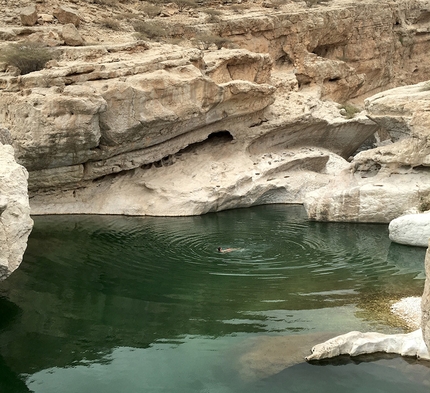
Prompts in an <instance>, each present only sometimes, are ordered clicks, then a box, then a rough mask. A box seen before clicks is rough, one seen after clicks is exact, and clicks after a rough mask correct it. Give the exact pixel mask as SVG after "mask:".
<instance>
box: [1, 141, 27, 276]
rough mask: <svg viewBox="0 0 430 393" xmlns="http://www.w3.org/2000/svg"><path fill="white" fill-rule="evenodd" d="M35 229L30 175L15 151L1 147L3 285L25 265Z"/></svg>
mask: <svg viewBox="0 0 430 393" xmlns="http://www.w3.org/2000/svg"><path fill="white" fill-rule="evenodd" d="M32 225H33V221H32V220H31V218H30V206H29V203H28V196H27V171H26V170H25V168H23V167H22V166H21V165H18V164H17V163H16V162H15V159H14V155H13V148H12V147H11V146H9V145H2V144H1V143H0V281H1V280H3V279H5V278H6V277H7V276H8V275H9V274H11V273H12V272H13V271H14V270H15V269H16V268H17V267H18V266H19V264H20V263H21V260H22V256H23V254H24V250H25V248H26V246H27V238H28V235H29V234H30V231H31V228H32Z"/></svg>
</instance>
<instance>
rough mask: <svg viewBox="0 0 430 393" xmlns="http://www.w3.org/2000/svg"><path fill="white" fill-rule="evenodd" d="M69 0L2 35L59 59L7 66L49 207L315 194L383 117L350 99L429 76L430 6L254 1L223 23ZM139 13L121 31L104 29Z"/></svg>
mask: <svg viewBox="0 0 430 393" xmlns="http://www.w3.org/2000/svg"><path fill="white" fill-rule="evenodd" d="M64 5H68V6H69V8H67V9H63V8H64V7H63V8H61V7H58V3H57V2H56V1H54V0H46V1H45V2H43V3H40V4H38V5H37V7H36V8H34V9H31V10H30V9H26V10H25V12H24V11H23V12H22V13H21V23H22V24H27V27H20V28H17V27H15V28H11V27H8V26H5V27H4V28H3V30H2V31H1V32H0V33H1V34H0V36H1V37H2V38H3V39H4V40H5V42H6V41H9V42H12V41H17V40H20V39H24V38H25V39H26V40H28V41H36V42H42V43H44V44H48V45H49V46H51V47H52V51H53V57H54V58H55V60H52V61H50V62H48V64H47V65H46V67H45V69H42V70H40V71H36V72H31V73H28V74H25V75H19V70H18V71H17V70H16V68H13V67H11V66H8V65H7V64H6V65H3V68H0V70H3V71H4V72H3V73H0V96H1V100H0V122H1V123H2V124H4V126H5V127H7V128H8V129H9V130H10V132H11V134H12V139H13V147H14V149H15V154H16V157H17V159H18V162H19V163H21V164H23V165H24V166H25V167H26V168H27V169H28V170H29V188H30V197H31V205H32V211H33V213H34V214H45V213H99V214H152V215H182V214H201V213H205V212H208V211H217V210H222V209H228V208H233V207H241V206H250V205H254V204H262V203H278V202H282V203H303V202H305V201H306V200H307V199H308V198H307V197H306V195H307V193H308V192H309V191H314V190H317V189H319V188H321V187H323V186H325V185H327V184H328V183H329V181H331V180H333V179H335V178H336V179H338V177H337V176H338V174H339V173H341V171H342V170H343V169H345V168H346V167H347V166H348V163H347V162H346V159H348V157H350V156H351V155H352V154H354V152H355V151H356V150H357V149H358V148H359V147H360V146H361V145H362V144H363V142H364V141H365V140H367V139H368V138H369V137H370V136H371V135H373V134H374V133H375V131H377V129H378V128H379V127H380V125H378V124H377V122H376V121H375V119H374V118H373V117H372V120H370V119H369V118H367V117H366V116H365V115H364V114H361V115H356V116H355V117H353V116H348V115H347V114H346V112H345V109H344V108H342V105H339V104H338V103H336V101H338V102H340V103H342V104H343V103H344V101H345V100H347V99H349V98H351V97H359V96H360V97H361V96H363V95H368V94H369V93H370V92H374V91H378V90H382V89H385V88H387V87H389V86H392V85H397V84H404V83H410V82H415V81H419V80H422V79H423V78H424V76H425V75H426V74H427V71H428V67H429V65H428V64H427V61H426V59H425V57H424V56H425V53H426V51H427V49H428V48H429V46H430V43H429V38H430V35H429V33H428V29H429V28H430V18H429V17H428V15H430V6H429V2H428V1H418V0H410V1H407V2H394V3H393V2H376V1H364V2H360V3H356V2H348V1H343V0H336V1H331V2H329V3H328V4H326V5H325V6H322V5H318V6H316V7H311V8H309V7H307V6H306V5H305V4H304V3H303V4H302V3H296V2H294V3H288V4H285V5H279V6H276V7H273V8H269V9H268V8H262V7H261V4H258V3H255V4H251V3H247V4H245V7H244V12H243V13H242V14H238V13H237V12H236V11H235V10H234V9H233V8H229V7H227V6H226V7H224V8H222V7H219V8H220V9H221V11H220V14H219V15H217V17H216V18H208V15H209V13H208V11H205V10H201V11H198V10H189V9H185V10H184V9H178V8H175V7H173V8H172V7H171V6H169V7H170V8H169V7H167V6H166V7H167V8H166V7H164V8H163V10H162V11H161V12H160V13H159V14H158V16H156V17H154V18H153V19H152V20H149V19H150V18H149V17H148V14H146V13H145V11H143V10H142V9H140V8H138V7H137V8H136V7H135V6H132V5H124V4H123V5H120V4H118V5H117V7H115V8H112V9H111V10H108V9H106V7H105V8H103V7H99V8H97V7H98V6H97V5H89V4H88V3H87V2H83V1H80V0H76V1H74V2H73V3H68V2H64ZM133 7H134V8H133ZM52 10H54V11H52ZM125 11H127V12H128V14H127V15H129V17H128V19H119V20H121V23H119V22H118V25H117V27H116V28H115V30H113V29H110V30H109V28H108V27H106V28H105V29H104V30H103V28H102V27H100V24H101V21H102V19H101V18H107V17H109V16H118V18H119V17H120V14H121V12H122V13H124V12H125ZM8 12H9V13H10V14H11V15H12V14H13V12H14V9H13V8H12V9H10V10H9V11H8ZM6 14H7V13H6ZM35 16H37V18H35ZM142 19H144V21H145V22H148V21H149V22H151V23H152V28H155V27H154V26H164V28H165V29H164V33H160V34H161V35H162V36H163V37H161V40H162V41H163V42H161V43H159V42H151V41H149V40H148V39H145V40H141V38H142V34H143V33H142V31H143V30H142V24H141V23H140V22H142ZM8 23H12V24H13V17H12V21H11V22H7V23H6V24H8ZM139 23H140V24H139ZM28 25H30V26H28ZM102 25H104V26H109V23H107V21H106V20H105V22H104V23H103V24H102ZM65 26H69V27H68V29H65ZM110 26H111V27H112V22H111V23H110ZM136 32H138V33H139V34H140V35H139V36H136ZM76 34H78V35H79V36H80V38H81V40H80V41H79V40H78V39H77V38H76V37H75V38H76V39H75V40H73V39H72V38H73V37H72V36H73V35H76ZM214 37H215V38H217V39H215V38H214ZM159 38H160V37H159ZM172 39H175V45H172V43H171V42H172ZM169 40H170V41H169ZM220 40H221V41H220ZM169 42H170V43H169ZM219 42H222V45H221V44H219ZM177 44H180V45H177ZM193 45H194V47H193ZM217 46H218V48H217ZM221 46H222V48H221ZM336 182H338V180H336ZM424 183H425V182H424ZM375 187H376V194H375V198H376V199H378V200H379V198H380V192H379V191H380V190H379V188H378V187H379V185H375ZM423 187H424V188H423V189H422V191H423V192H425V186H423ZM348 192H351V193H354V192H355V191H354V190H350V191H348ZM420 195H421V194H420ZM378 203H379V204H381V205H383V204H384V203H382V202H378ZM408 206H410V204H408ZM323 210H324V209H323ZM394 210H395V212H393V214H397V213H398V211H399V210H402V208H396V209H394ZM372 214H373V212H372ZM381 214H383V215H384V217H382V218H381ZM381 214H379V215H376V216H375V218H374V220H376V221H386V220H387V219H388V217H389V216H390V215H389V214H385V212H384V213H381ZM390 214H391V213H390ZM312 217H313V218H317V219H318V217H316V216H312ZM320 218H322V219H326V218H327V219H331V218H330V216H329V215H325V216H324V217H322V216H321V217H320ZM347 219H348V218H347ZM353 220H366V218H365V217H362V216H359V217H358V218H357V217H355V218H353Z"/></svg>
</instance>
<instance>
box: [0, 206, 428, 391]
mask: <svg viewBox="0 0 430 393" xmlns="http://www.w3.org/2000/svg"><path fill="white" fill-rule="evenodd" d="M218 246H222V247H223V248H225V247H234V248H236V250H235V251H233V252H231V253H226V254H221V253H218V252H217V251H216V248H217V247H218ZM424 255H425V250H424V249H420V248H412V247H406V246H400V245H396V244H392V243H391V242H390V241H389V239H388V231H387V226H386V225H373V224H372V225H370V224H345V223H315V222H308V221H307V219H306V217H305V213H304V210H303V208H302V207H300V206H280V205H279V206H276V205H275V206H262V207H255V208H250V209H242V210H232V211H226V212H221V213H216V214H208V215H204V216H198V217H175V218H155V217H104V216H102V217H100V216H96V217H94V216H67V217H65V216H57V217H35V227H34V230H33V232H32V234H31V236H30V239H29V244H28V249H27V251H26V254H25V257H24V261H23V263H22V265H21V266H20V268H19V269H18V270H17V271H16V272H15V273H14V274H13V275H12V276H11V277H9V278H8V279H7V280H6V281H5V282H3V283H1V284H0V295H1V297H0V315H1V320H0V392H2V393H3V392H5V393H7V392H28V391H32V392H36V393H39V392H40V393H50V392H55V393H63V392H64V393H71V392H79V393H86V392H88V393H90V392H91V393H98V392H103V393H109V392H130V393H133V392H146V393H152V392H167V393H169V392H172V393H173V392H175V393H176V392H178V393H181V392H184V393H185V392H191V393H193V392H211V393H212V392H213V393H218V392H223V393H224V392H225V393H230V392H309V391H315V392H316V391H318V392H331V393H333V392H341V391H342V392H344V391H345V390H346V388H348V391H350V392H366V393H367V392H369V391H372V392H387V393H388V392H390V393H393V392H402V393H403V392H404V391H406V390H407V389H410V390H411V391H414V392H418V393H420V392H424V391H425V392H428V389H429V386H430V379H429V377H428V374H429V368H428V367H427V366H428V364H426V363H419V364H412V363H416V362H413V361H412V360H405V359H401V358H399V357H384V358H382V357H379V358H377V359H375V358H371V359H369V358H361V359H354V361H351V360H350V359H349V358H347V359H340V360H339V359H338V360H335V361H330V362H325V363H319V364H317V365H315V364H312V365H310V364H306V363H303V361H302V359H303V356H304V354H306V352H307V351H308V350H309V349H310V348H311V347H312V345H314V344H316V343H318V342H320V341H322V340H323V339H324V340H325V339H326V338H328V337H331V336H334V335H336V334H341V333H345V332H348V331H350V330H362V331H368V330H378V331H380V332H386V333H398V332H402V329H401V328H399V327H398V326H397V327H396V326H395V325H396V321H393V320H391V319H390V318H389V317H388V313H387V312H386V310H387V308H388V301H389V300H391V299H394V298H399V297H402V296H418V295H421V293H422V290H423V285H424V281H423V279H424V266H423V265H424Z"/></svg>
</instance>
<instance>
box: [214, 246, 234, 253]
mask: <svg viewBox="0 0 430 393" xmlns="http://www.w3.org/2000/svg"><path fill="white" fill-rule="evenodd" d="M217 250H218V252H231V251H234V250H237V248H225V249H222V248H221V247H218V248H217Z"/></svg>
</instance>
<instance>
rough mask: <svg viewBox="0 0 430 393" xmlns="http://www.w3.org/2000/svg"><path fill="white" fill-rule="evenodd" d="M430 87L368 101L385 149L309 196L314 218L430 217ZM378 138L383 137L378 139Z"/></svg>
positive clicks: (359, 158)
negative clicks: (415, 215)
mask: <svg viewBox="0 0 430 393" xmlns="http://www.w3.org/2000/svg"><path fill="white" fill-rule="evenodd" d="M429 101H430V90H429V88H428V82H422V83H419V84H416V85H412V86H405V87H399V88H395V89H392V90H388V91H385V92H383V93H379V94H376V95H374V96H372V97H370V98H368V99H367V100H366V101H365V106H366V114H367V116H368V117H369V118H371V119H372V120H373V121H374V122H375V123H376V124H378V126H379V134H378V135H383V136H384V138H385V139H384V140H379V141H378V142H379V147H377V148H375V149H371V150H366V151H363V152H361V153H359V154H357V155H356V156H355V157H354V159H353V160H352V162H351V165H350V167H349V168H348V169H347V170H345V171H343V172H342V173H341V174H340V175H339V176H338V177H337V178H336V179H335V180H334V181H332V182H331V183H330V184H329V185H328V186H327V187H325V188H323V189H320V190H317V191H315V192H314V193H311V194H309V195H308V196H307V198H306V201H305V206H306V209H307V211H308V214H309V217H310V218H311V219H315V220H322V221H359V222H382V223H388V222H390V221H391V220H393V219H395V218H397V217H399V216H401V215H404V214H406V213H418V212H424V211H427V210H428V209H429V206H430V204H429V201H430V199H429V198H430V197H429V195H430V175H429V170H428V167H429V163H430V161H429V160H430V155H429V154H430V145H429V142H428V140H429V135H430V134H429V132H430V115H429V112H428V102H429ZM378 135H377V136H378Z"/></svg>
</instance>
